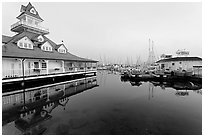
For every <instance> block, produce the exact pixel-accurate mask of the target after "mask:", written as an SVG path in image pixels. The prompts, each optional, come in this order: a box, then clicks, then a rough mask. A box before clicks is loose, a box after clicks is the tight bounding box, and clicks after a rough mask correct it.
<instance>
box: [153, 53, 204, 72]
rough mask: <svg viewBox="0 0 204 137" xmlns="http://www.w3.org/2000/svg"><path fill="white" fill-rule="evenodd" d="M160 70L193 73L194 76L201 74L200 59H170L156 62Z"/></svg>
mask: <svg viewBox="0 0 204 137" xmlns="http://www.w3.org/2000/svg"><path fill="white" fill-rule="evenodd" d="M157 63H158V64H159V66H160V69H163V70H169V71H175V70H185V71H193V72H194V74H199V75H201V74H202V59H201V58H199V57H172V58H166V59H161V60H159V61H157Z"/></svg>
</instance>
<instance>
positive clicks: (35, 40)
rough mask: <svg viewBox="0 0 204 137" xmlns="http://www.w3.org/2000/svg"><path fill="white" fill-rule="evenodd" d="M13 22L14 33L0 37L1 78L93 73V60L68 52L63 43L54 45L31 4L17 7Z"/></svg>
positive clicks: (12, 29) (94, 63) (94, 68)
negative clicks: (0, 46)
mask: <svg viewBox="0 0 204 137" xmlns="http://www.w3.org/2000/svg"><path fill="white" fill-rule="evenodd" d="M20 11H21V14H20V15H19V16H18V17H17V19H18V20H19V21H18V22H17V23H15V24H13V25H11V31H13V32H16V33H17V34H16V35H14V36H4V35H3V36H2V79H3V80H2V81H3V83H4V82H5V80H8V79H10V80H9V81H10V82H11V79H19V78H22V77H26V76H27V77H28V76H29V77H32V76H35V77H36V76H41V75H43V76H44V75H46V76H49V75H54V74H59V73H60V74H61V75H62V74H65V73H70V72H74V73H76V72H87V71H95V72H96V63H97V61H94V60H90V59H85V58H81V57H78V56H75V55H73V54H71V53H69V52H68V49H67V48H66V46H65V45H64V44H63V43H60V44H56V43H55V42H53V41H52V40H50V39H49V38H48V37H47V36H46V35H47V34H49V30H48V29H46V28H43V27H42V26H40V24H41V22H43V19H42V18H41V17H40V16H39V14H38V12H37V10H36V9H35V7H33V6H32V5H31V3H28V5H27V6H23V5H22V6H21V10H20Z"/></svg>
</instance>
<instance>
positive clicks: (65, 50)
mask: <svg viewBox="0 0 204 137" xmlns="http://www.w3.org/2000/svg"><path fill="white" fill-rule="evenodd" d="M57 51H58V52H59V53H67V49H66V47H65V46H64V45H61V46H60V47H59V48H58V49H57Z"/></svg>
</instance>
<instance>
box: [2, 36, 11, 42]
mask: <svg viewBox="0 0 204 137" xmlns="http://www.w3.org/2000/svg"><path fill="white" fill-rule="evenodd" d="M11 39H12V37H9V36H5V35H2V43H8V42H9V41H10V40H11Z"/></svg>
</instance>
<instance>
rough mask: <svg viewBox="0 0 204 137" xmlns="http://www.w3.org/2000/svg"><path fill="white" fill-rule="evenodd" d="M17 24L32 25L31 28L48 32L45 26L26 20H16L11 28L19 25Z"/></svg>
mask: <svg viewBox="0 0 204 137" xmlns="http://www.w3.org/2000/svg"><path fill="white" fill-rule="evenodd" d="M19 25H26V26H28V27H32V28H35V29H38V30H40V31H43V32H45V33H48V32H49V29H47V28H44V27H41V26H39V25H34V24H29V23H28V22H26V21H18V22H16V23H14V24H13V25H11V29H13V28H15V27H17V26H19Z"/></svg>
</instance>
